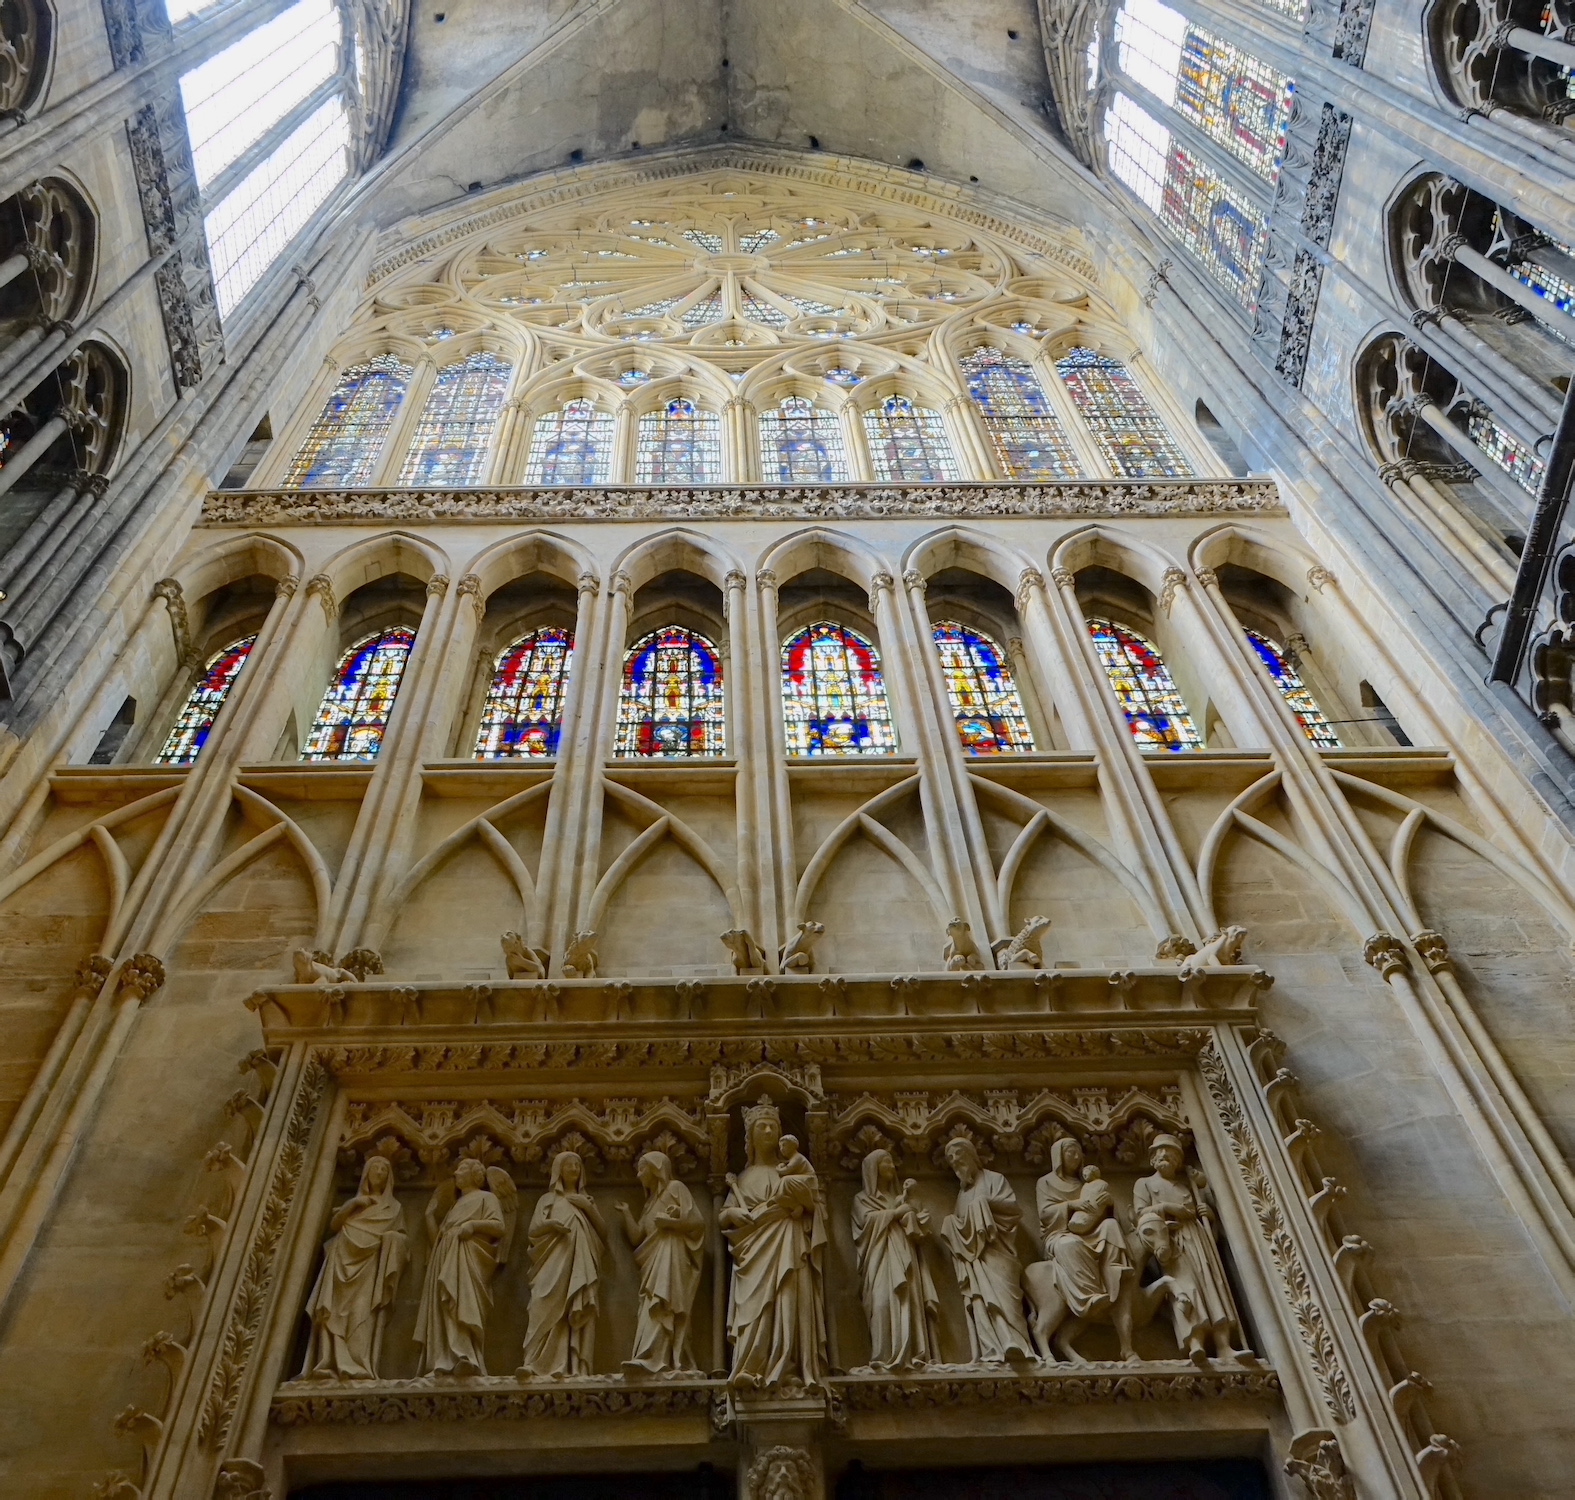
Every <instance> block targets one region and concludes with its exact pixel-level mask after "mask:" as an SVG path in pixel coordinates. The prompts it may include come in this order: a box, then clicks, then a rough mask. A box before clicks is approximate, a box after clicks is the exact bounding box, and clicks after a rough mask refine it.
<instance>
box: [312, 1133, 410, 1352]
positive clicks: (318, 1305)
mask: <svg viewBox="0 0 1575 1500" xmlns="http://www.w3.org/2000/svg"><path fill="white" fill-rule="evenodd" d="M328 1228H329V1233H330V1235H331V1236H332V1238H330V1239H329V1240H328V1241H327V1243H326V1244H325V1245H324V1247H323V1269H322V1270H321V1271H320V1272H319V1273H318V1276H317V1284H316V1285H315V1286H314V1287H313V1288H312V1295H311V1296H310V1297H309V1298H308V1299H307V1303H306V1316H307V1319H308V1321H309V1322H310V1323H311V1325H312V1334H311V1341H310V1342H309V1343H308V1344H307V1348H306V1364H305V1367H304V1368H303V1369H302V1371H301V1374H302V1375H303V1377H307V1378H312V1377H315V1378H318V1379H323V1380H333V1379H338V1380H375V1379H376V1378H377V1361H378V1355H379V1353H380V1352H381V1349H382V1343H383V1326H384V1324H385V1322H386V1321H387V1318H388V1309H389V1308H390V1306H392V1305H393V1301H394V1293H395V1291H397V1290H398V1287H399V1278H400V1275H401V1274H402V1273H403V1271H404V1269H405V1261H406V1259H407V1258H408V1255H409V1249H408V1241H407V1239H406V1237H405V1213H404V1210H403V1209H402V1208H401V1207H400V1205H399V1200H398V1199H397V1198H396V1197H395V1196H394V1168H393V1164H392V1163H391V1162H390V1161H389V1159H388V1158H387V1157H386V1156H369V1157H368V1158H367V1161H366V1165H365V1166H364V1167H362V1169H361V1181H360V1184H359V1185H358V1186H357V1188H356V1194H355V1197H353V1198H352V1199H351V1200H350V1201H349V1202H348V1203H345V1204H343V1205H342V1206H341V1207H339V1208H338V1209H336V1210H335V1211H334V1216H333V1218H332V1219H331V1220H330V1221H329V1224H328Z"/></svg>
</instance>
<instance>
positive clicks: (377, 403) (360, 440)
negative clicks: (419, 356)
mask: <svg viewBox="0 0 1575 1500" xmlns="http://www.w3.org/2000/svg"><path fill="white" fill-rule="evenodd" d="M410 373H411V372H410V366H409V365H407V364H406V363H405V362H404V361H403V360H402V359H400V358H399V357H398V356H397V355H394V354H379V355H378V356H377V357H376V358H375V359H369V360H366V361H365V362H364V363H362V364H358V365H352V366H351V368H350V369H348V370H346V371H345V372H344V374H343V375H341V376H340V377H339V384H338V385H337V386H335V387H334V393H333V395H331V396H330V397H329V398H328V401H327V403H326V404H325V405H324V407H323V410H322V413H321V415H320V416H319V417H318V418H317V420H316V421H315V422H313V423H312V427H311V430H310V431H309V432H308V433H307V434H306V441H305V442H303V443H302V444H301V449H300V452H299V453H297V454H296V455H295V461H294V462H293V463H292V464H291V465H290V471H289V473H288V474H287V475H286V476H285V481H284V482H285V483H286V484H287V485H299V486H300V487H301V488H303V489H317V488H322V487H325V486H336V485H346V486H350V485H359V484H366V483H367V482H368V481H369V480H370V479H371V478H372V474H373V471H374V470H375V469H376V467H377V460H378V458H379V456H380V455H381V453H382V451H383V444H384V443H385V442H386V441H387V439H388V431H389V428H390V427H392V426H393V424H394V413H395V412H397V411H398V410H399V403H400V402H401V401H403V400H404V397H405V388H406V387H407V386H408V385H409V384H410Z"/></svg>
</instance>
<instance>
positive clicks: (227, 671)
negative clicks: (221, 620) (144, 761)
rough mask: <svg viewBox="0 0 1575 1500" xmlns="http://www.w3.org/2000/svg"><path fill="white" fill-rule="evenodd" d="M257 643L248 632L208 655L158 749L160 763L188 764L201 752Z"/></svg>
mask: <svg viewBox="0 0 1575 1500" xmlns="http://www.w3.org/2000/svg"><path fill="white" fill-rule="evenodd" d="M256 644H257V637H256V636H254V635H249V636H247V637H245V639H244V640H239V641H233V642H231V644H230V645H228V646H226V647H225V648H224V650H222V651H220V652H218V653H216V654H215V655H214V656H212V657H210V658H209V661H208V665H207V666H206V667H204V668H203V669H202V678H201V680H200V681H199V682H198V683H197V685H196V687H194V688H193V689H192V690H191V691H190V692H189V693H188V694H187V695H186V702H185V704H184V705H182V707H181V711H180V717H179V718H178V719H176V720H175V727H174V728H173V729H172V730H170V734H169V738H168V739H167V740H165V741H164V748H163V749H162V750H160V751H159V755H158V764H159V765H161V766H189V765H190V764H191V763H192V762H193V761H194V760H196V758H197V757H198V756H199V755H200V754H201V753H202V747H203V746H204V745H206V744H207V743H208V734H209V731H211V730H212V728H213V721H214V720H215V719H216V718H218V717H219V710H220V709H221V708H223V707H224V700H225V699H226V698H228V697H229V696H230V689H231V688H232V687H234V686H235V679H236V678H237V677H239V676H240V673H241V668H242V667H244V666H245V665H246V658H247V657H248V656H249V655H251V649H252V647H253V646H255V645H256Z"/></svg>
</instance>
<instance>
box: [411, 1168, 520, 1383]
mask: <svg viewBox="0 0 1575 1500" xmlns="http://www.w3.org/2000/svg"><path fill="white" fill-rule="evenodd" d="M515 1201H516V1197H515V1191H514V1183H513V1180H512V1179H511V1178H510V1177H509V1174H508V1173H507V1172H505V1171H504V1170H503V1169H502V1168H501V1167H493V1168H492V1169H491V1170H490V1171H489V1170H488V1169H487V1168H486V1167H484V1166H483V1165H482V1164H481V1163H480V1162H479V1161H476V1160H475V1159H474V1158H473V1157H468V1156H467V1157H464V1158H462V1159H461V1161H460V1163H459V1165H458V1166H457V1167H455V1169H454V1180H453V1183H452V1184H445V1185H444V1186H443V1187H440V1188H439V1189H438V1190H437V1192H435V1193H434V1194H433V1195H432V1201H431V1202H430V1203H429V1204H428V1205H427V1213H426V1220H427V1237H428V1239H429V1241H430V1243H431V1246H432V1253H431V1256H430V1258H429V1259H428V1260H427V1274H426V1280H425V1281H424V1282H423V1284H422V1287H421V1305H420V1307H419V1308H418V1309H417V1311H416V1331H415V1341H416V1343H418V1344H419V1345H421V1371H422V1374H424V1375H485V1374H486V1373H487V1361H486V1341H487V1318H488V1315H489V1314H490V1313H491V1311H492V1278H493V1276H494V1274H495V1273H496V1271H497V1268H498V1267H499V1266H500V1265H502V1264H503V1262H504V1261H505V1260H506V1259H507V1258H508V1239H509V1231H510V1230H511V1229H512V1227H513V1220H514V1206H515Z"/></svg>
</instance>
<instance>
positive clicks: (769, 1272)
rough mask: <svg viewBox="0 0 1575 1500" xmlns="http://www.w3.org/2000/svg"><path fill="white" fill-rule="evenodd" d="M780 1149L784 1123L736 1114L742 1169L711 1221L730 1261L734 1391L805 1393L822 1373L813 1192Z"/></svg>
mask: <svg viewBox="0 0 1575 1500" xmlns="http://www.w3.org/2000/svg"><path fill="white" fill-rule="evenodd" d="M789 1139H790V1138H789ZM783 1144H784V1137H783V1135H782V1117H781V1115H779V1114H778V1113H777V1109H776V1106H775V1105H774V1104H772V1103H771V1101H770V1100H769V1099H767V1098H762V1099H761V1101H760V1102H759V1104H756V1105H753V1106H751V1107H749V1108H747V1109H745V1110H744V1152H745V1160H746V1163H747V1165H746V1166H745V1167H744V1170H743V1171H742V1172H740V1173H739V1174H738V1175H737V1176H736V1177H735V1176H733V1174H731V1173H729V1174H728V1179H727V1181H728V1189H729V1191H728V1195H727V1202H726V1203H725V1204H724V1205H723V1208H722V1212H721V1214H720V1215H719V1223H720V1224H721V1227H722V1230H723V1232H724V1233H725V1234H726V1235H727V1239H728V1243H729V1245H730V1246H731V1248H732V1252H733V1275H732V1288H731V1296H730V1298H729V1302H728V1311H727V1333H728V1338H729V1340H730V1341H731V1343H732V1345H733V1368H732V1374H731V1376H730V1378H731V1380H732V1381H733V1383H734V1384H735V1385H740V1386H763V1385H776V1384H779V1383H781V1382H791V1381H797V1382H801V1383H802V1384H804V1385H808V1386H812V1385H817V1384H819V1383H820V1382H821V1380H822V1379H823V1378H824V1376H825V1372H826V1312H825V1304H824V1302H823V1300H822V1294H821V1260H822V1257H823V1254H824V1250H825V1244H826V1224H825V1213H824V1211H823V1209H822V1208H821V1203H820V1182H819V1179H818V1178H817V1177H816V1175H815V1169H814V1168H813V1167H812V1166H810V1164H809V1162H808V1161H806V1160H805V1159H804V1157H802V1156H801V1155H799V1153H798V1150H797V1142H794V1143H793V1150H792V1153H791V1155H790V1156H789V1157H788V1159H787V1160H786V1161H784V1160H782V1157H781V1155H780V1148H781V1146H782V1145H783Z"/></svg>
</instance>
